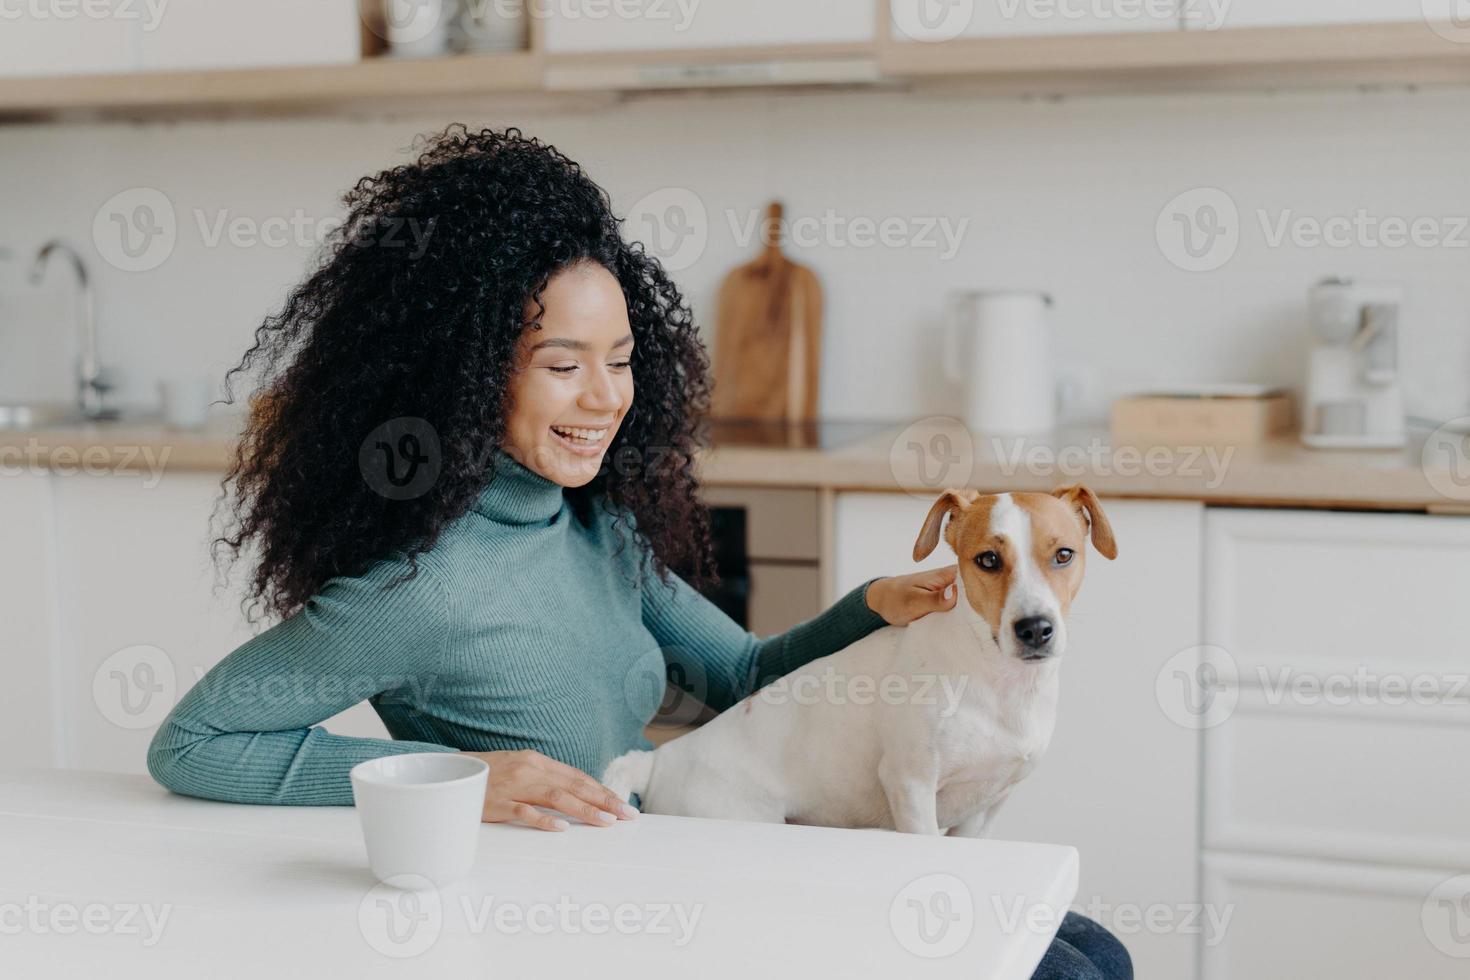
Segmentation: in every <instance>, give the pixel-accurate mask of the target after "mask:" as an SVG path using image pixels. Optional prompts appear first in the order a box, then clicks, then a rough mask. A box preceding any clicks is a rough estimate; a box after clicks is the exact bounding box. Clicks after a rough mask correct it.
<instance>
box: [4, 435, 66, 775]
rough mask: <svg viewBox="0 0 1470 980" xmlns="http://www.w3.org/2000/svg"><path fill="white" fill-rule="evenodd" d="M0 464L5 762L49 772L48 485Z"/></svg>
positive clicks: (53, 653) (51, 620)
mask: <svg viewBox="0 0 1470 980" xmlns="http://www.w3.org/2000/svg"><path fill="white" fill-rule="evenodd" d="M11 464H12V460H10V459H9V458H4V457H0V466H3V470H0V558H3V560H0V613H3V616H0V630H3V634H0V636H3V639H0V659H3V666H4V671H5V674H4V676H5V683H4V684H0V745H3V746H4V748H3V750H0V756H3V758H4V761H5V763H6V764H8V765H12V766H50V765H54V764H55V763H56V762H57V761H58V760H57V759H56V758H55V742H56V739H55V733H56V731H57V716H56V713H55V708H54V706H53V703H52V699H51V698H50V697H49V696H48V694H49V693H50V692H51V691H52V690H53V683H52V672H53V670H55V669H56V667H57V665H58V659H57V654H58V639H59V637H58V628H59V623H58V622H57V618H56V591H55V582H56V574H55V572H56V569H55V557H56V556H55V549H54V548H53V546H52V543H53V535H54V533H55V512H54V510H53V507H52V500H51V488H50V477H49V476H47V475H46V474H45V473H35V472H26V471H25V470H24V469H23V468H22V467H20V466H14V467H12V465H11Z"/></svg>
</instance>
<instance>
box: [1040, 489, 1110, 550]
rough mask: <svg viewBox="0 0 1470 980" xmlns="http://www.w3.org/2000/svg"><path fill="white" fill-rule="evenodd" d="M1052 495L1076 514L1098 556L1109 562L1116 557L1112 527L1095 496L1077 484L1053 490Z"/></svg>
mask: <svg viewBox="0 0 1470 980" xmlns="http://www.w3.org/2000/svg"><path fill="white" fill-rule="evenodd" d="M1052 495H1053V496H1055V497H1060V498H1061V500H1062V503H1064V504H1067V505H1068V506H1069V507H1071V508H1072V509H1073V510H1075V511H1076V512H1077V516H1078V517H1080V518H1081V519H1082V523H1083V526H1084V527H1086V528H1088V529H1089V531H1090V532H1091V534H1092V546H1093V547H1094V548H1096V549H1097V553H1098V554H1100V555H1102V556H1103V557H1104V558H1107V559H1109V560H1112V559H1114V558H1117V557H1118V542H1117V539H1115V538H1114V537H1113V526H1112V525H1111V524H1109V523H1108V515H1107V514H1104V513H1103V509H1102V504H1100V503H1098V500H1097V494H1095V493H1093V492H1092V491H1091V490H1090V489H1088V488H1087V487H1085V486H1083V485H1082V484H1080V483H1079V484H1077V485H1076V486H1071V487H1062V488H1060V489H1058V490H1053V491H1052Z"/></svg>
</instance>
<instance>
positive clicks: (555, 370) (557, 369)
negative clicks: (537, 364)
mask: <svg viewBox="0 0 1470 980" xmlns="http://www.w3.org/2000/svg"><path fill="white" fill-rule="evenodd" d="M547 370H549V371H550V372H551V373H552V374H571V373H572V372H573V371H575V370H577V365H575V364H571V365H567V366H566V367H553V368H548V369H547Z"/></svg>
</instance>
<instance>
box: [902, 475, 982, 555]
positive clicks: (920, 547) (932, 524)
mask: <svg viewBox="0 0 1470 980" xmlns="http://www.w3.org/2000/svg"><path fill="white" fill-rule="evenodd" d="M978 496H979V494H978V493H976V492H975V491H974V490H953V489H951V490H946V491H944V493H942V494H940V495H939V499H938V500H936V501H934V506H933V507H930V508H929V516H928V517H926V518H924V526H923V527H922V528H920V529H919V539H918V540H917V541H915V542H914V561H923V560H924V559H925V558H928V557H929V556H930V555H931V554H933V553H934V549H935V548H937V547H939V526H940V525H941V524H943V523H944V515H946V514H948V513H951V512H952V511H954V510H955V509H959V510H964V509H965V508H967V507H969V506H970V505H971V504H972V503H974V502H975V498H976V497H978Z"/></svg>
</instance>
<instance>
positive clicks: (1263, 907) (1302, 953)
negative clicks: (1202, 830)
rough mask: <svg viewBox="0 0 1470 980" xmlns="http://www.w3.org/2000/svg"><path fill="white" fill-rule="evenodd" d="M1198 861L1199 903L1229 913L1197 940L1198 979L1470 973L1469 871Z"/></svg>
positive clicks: (1247, 859) (1438, 979)
mask: <svg viewBox="0 0 1470 980" xmlns="http://www.w3.org/2000/svg"><path fill="white" fill-rule="evenodd" d="M1204 869H1205V870H1204V875H1205V892H1204V895H1205V904H1206V906H1207V907H1208V908H1213V909H1223V910H1226V911H1227V912H1228V913H1229V919H1228V924H1227V926H1226V928H1224V929H1221V930H1218V940H1219V941H1218V942H1211V943H1207V944H1205V946H1204V947H1203V949H1204V970H1203V972H1202V978H1203V980H1304V978H1307V977H1314V978H1315V977H1323V978H1325V977H1331V978H1332V980H1387V978H1390V977H1393V978H1399V977H1402V978H1406V980H1407V978H1411V977H1412V978H1413V980H1464V977H1465V976H1466V974H1467V973H1470V971H1467V969H1466V964H1467V962H1470V901H1467V894H1470V892H1467V889H1470V877H1459V876H1456V875H1455V873H1454V871H1453V870H1452V869H1451V870H1438V871H1431V870H1424V869H1400V868H1390V867H1383V866H1375V865H1361V866H1358V865H1348V864H1338V863H1328V862H1322V861H1301V860H1291V859H1286V858H1259V857H1253V856H1246V855H1223V854H1220V855H1217V854H1206V855H1205V859H1204ZM1212 938H1213V937H1212ZM1140 976H1142V975H1141V974H1140Z"/></svg>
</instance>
